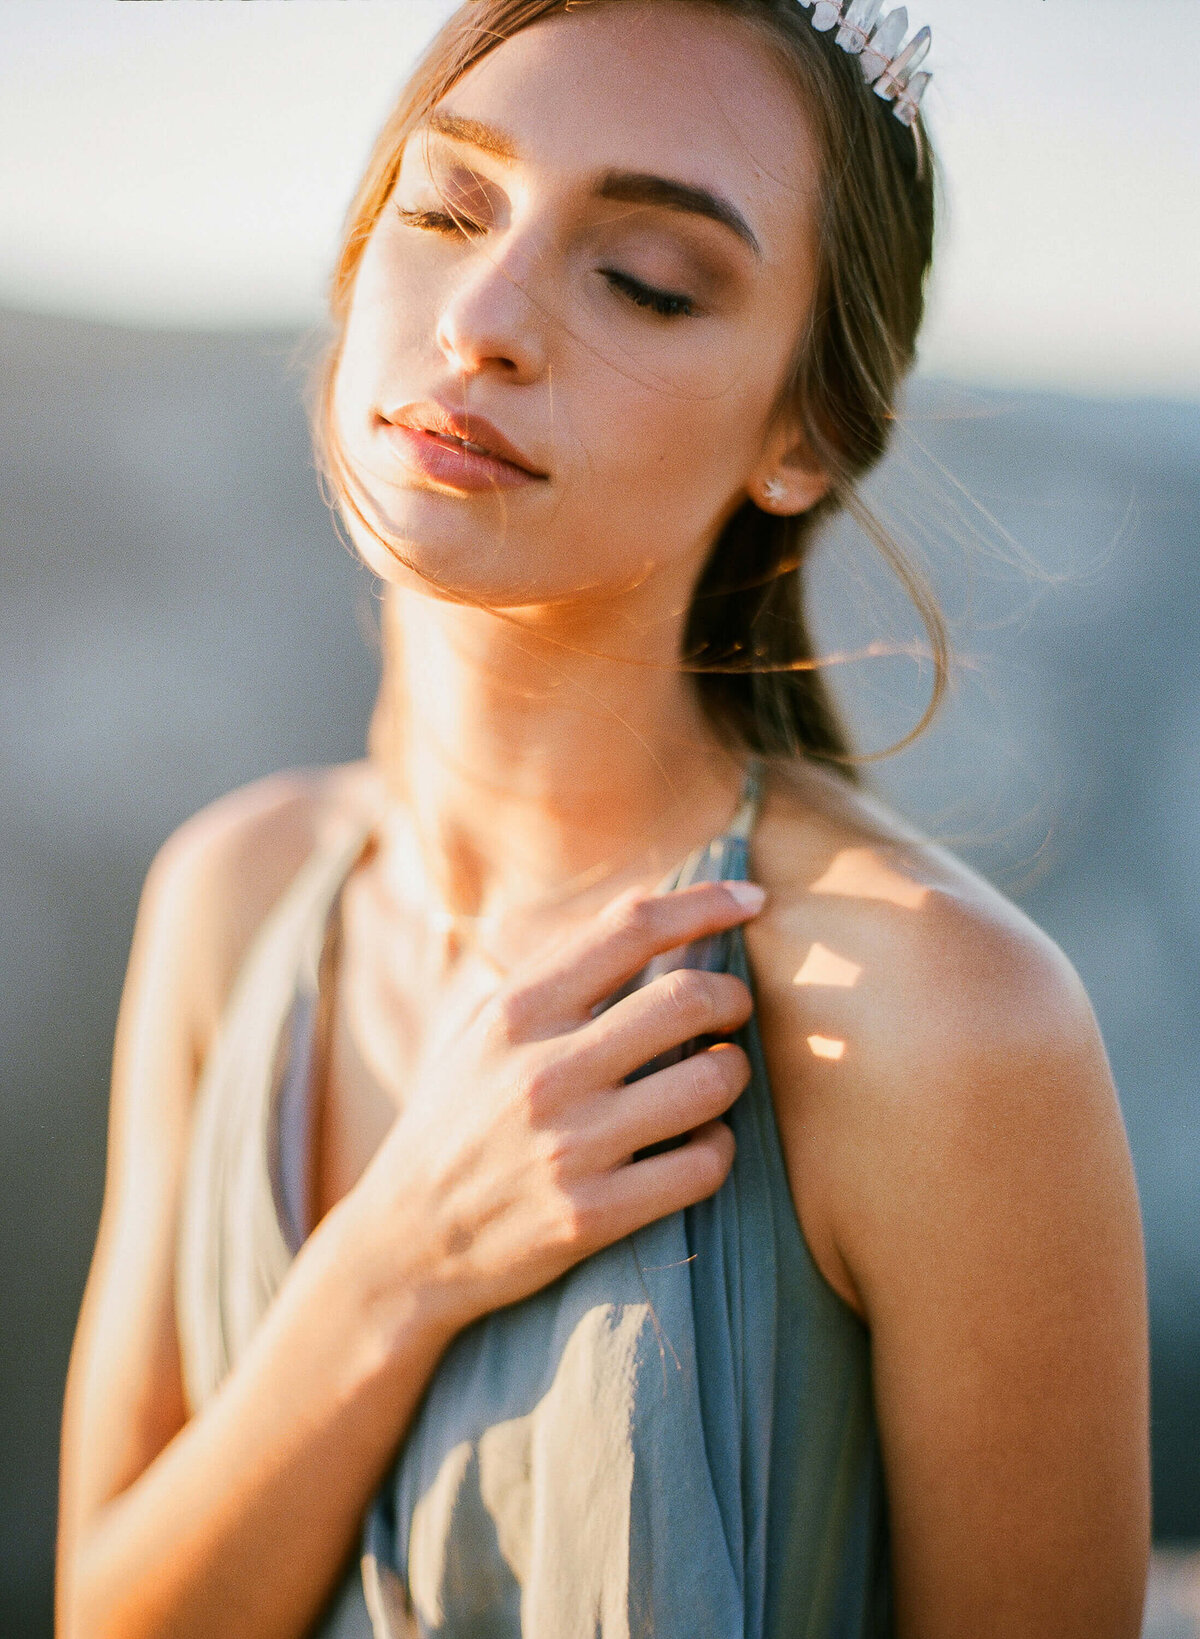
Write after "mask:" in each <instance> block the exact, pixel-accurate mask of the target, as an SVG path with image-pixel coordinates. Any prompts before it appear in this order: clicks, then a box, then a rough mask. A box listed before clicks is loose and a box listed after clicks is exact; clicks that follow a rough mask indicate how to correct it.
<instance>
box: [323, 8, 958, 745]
mask: <svg viewBox="0 0 1200 1639" xmlns="http://www.w3.org/2000/svg"><path fill="white" fill-rule="evenodd" d="M646 4H672V5H680V4H687V5H702V6H707V7H709V8H710V9H712V10H715V11H720V12H722V13H725V14H732V15H734V16H737V17H740V18H744V19H745V21H746V23H747V25H748V26H750V27H753V28H755V29H756V30H757V31H758V32H759V33H760V35H761V36H762V37H763V39H764V40H765V42H766V43H767V44H768V45H769V46H770V47H771V48H772V49H773V50H774V51H775V53H776V55H777V56H778V59H779V61H780V63H781V64H782V66H783V67H784V69H785V71H787V72H788V73H790V75H791V76H792V78H793V79H794V81H795V83H796V86H797V91H798V94H799V96H800V98H801V100H802V102H803V106H804V108H805V111H806V114H807V116H808V119H809V122H810V126H811V129H812V132H813V136H814V139H815V141H816V144H817V150H818V154H819V159H820V165H821V178H820V199H821V206H820V214H819V225H818V241H819V242H818V250H817V279H816V291H815V298H814V300H813V303H812V308H811V311H810V313H809V314H808V315H805V316H798V337H797V345H796V348H795V351H794V354H793V358H792V362H791V365H790V368H789V371H788V373H787V377H786V380H785V383H784V387H783V391H782V394H781V397H780V402H779V404H778V406H777V410H778V411H779V412H780V413H782V412H783V411H785V410H791V411H793V412H794V413H798V416H799V421H800V425H801V426H802V427H803V429H804V431H805V434H806V436H807V438H808V441H809V445H810V448H811V449H812V451H813V453H814V455H815V456H816V458H817V461H818V463H819V464H820V466H821V467H822V469H823V470H824V472H825V473H826V474H827V475H828V477H829V479H830V487H829V490H828V493H827V494H826V496H825V497H824V499H823V500H821V501H820V502H819V503H818V504H817V505H816V506H814V507H813V508H811V510H809V511H808V512H805V513H802V514H801V515H799V516H798V517H790V518H783V517H777V516H774V515H772V514H769V513H766V512H764V511H762V510H761V509H760V508H759V507H757V506H756V505H755V504H754V503H753V502H752V501H749V500H747V501H746V502H745V503H743V505H742V506H741V507H740V508H739V510H738V511H737V512H736V513H735V514H734V515H733V517H732V518H731V519H730V520H729V522H728V523H727V524H726V525H725V527H724V529H723V530H722V531H721V533H720V535H719V536H718V537H717V539H716V541H715V542H714V545H713V548H712V551H711V552H710V554H709V557H708V560H707V562H706V564H705V566H704V568H703V570H702V572H701V574H700V577H699V579H698V581H697V583H696V587H695V590H694V593H693V597H692V602H691V605H690V607H689V609H688V613H687V619H686V622H685V625H684V633H683V645H682V653H681V655H680V665H681V667H683V668H685V669H686V670H688V671H690V672H694V673H695V675H696V687H697V690H698V694H699V698H700V701H701V704H702V706H703V708H704V710H705V712H706V714H707V715H708V717H709V720H710V721H711V722H712V724H713V727H714V729H715V731H716V732H717V733H718V734H719V735H720V736H721V738H722V739H723V740H724V741H725V742H726V743H728V744H731V745H732V746H735V747H736V746H737V745H738V744H739V743H740V744H741V745H742V746H744V747H745V748H746V749H748V750H752V751H755V752H759V753H761V754H763V755H766V756H807V757H811V758H814V759H816V760H817V761H821V762H825V763H829V764H832V765H834V766H836V767H838V768H839V769H841V771H842V772H844V773H846V774H852V765H853V764H854V763H855V762H856V761H862V760H866V759H862V758H856V757H855V756H854V755H853V753H852V752H851V749H850V745H849V741H848V738H847V736H846V733H845V731H844V729H843V727H842V725H841V723H840V722H839V720H838V716H837V712H836V709H835V707H834V705H833V701H832V698H831V696H830V692H829V689H828V687H827V685H826V683H825V680H824V678H823V677H822V675H821V671H820V666H821V662H820V661H819V660H818V658H817V657H816V655H815V653H814V649H813V644H812V641H811V638H810V636H809V631H808V624H807V620H806V615H805V599H804V572H805V565H806V562H807V560H808V556H809V552H810V549H811V546H812V543H813V540H814V538H815V536H816V534H817V533H818V531H819V530H820V528H821V526H822V524H823V523H824V522H826V521H827V520H828V519H829V518H831V517H832V516H833V515H834V514H836V513H838V512H846V513H848V514H849V515H850V516H851V517H852V518H853V519H854V520H855V522H856V523H857V524H858V525H859V527H860V528H862V529H863V530H864V531H865V532H866V534H867V535H868V536H869V537H870V539H871V540H872V541H873V542H874V544H875V546H876V547H877V548H878V549H879V550H880V552H881V553H882V554H883V556H884V558H885V559H886V561H887V562H888V564H889V565H890V567H891V569H892V571H893V573H895V575H896V576H897V578H898V579H899V580H900V582H901V584H902V585H903V586H904V588H905V590H906V592H907V593H908V595H909V597H910V598H911V599H912V601H913V603H914V604H915V606H916V608H917V611H918V613H919V614H920V617H921V620H922V623H923V625H924V627H925V631H926V634H927V637H928V640H929V647H930V652H931V654H932V657H933V663H934V683H933V690H932V695H931V699H930V702H929V705H928V707H927V709H926V711H925V712H924V714H923V716H922V717H921V720H920V722H919V723H918V724H917V725H916V727H915V728H914V729H913V730H912V731H911V732H910V734H908V735H906V736H905V738H904V739H903V740H902V741H900V742H899V744H900V745H905V744H907V743H909V741H910V740H912V739H913V738H915V737H916V736H917V735H918V734H919V733H920V732H921V731H922V730H923V729H924V728H925V726H926V725H927V724H928V722H929V721H930V719H931V718H932V716H933V714H934V712H935V711H936V709H937V706H938V704H939V702H940V700H941V698H942V696H943V694H944V692H945V688H946V683H947V678H948V669H949V668H948V642H947V634H946V628H945V623H944V620H943V618H942V615H941V613H940V611H939V609H938V606H937V603H936V601H935V600H934V598H933V596H932V594H931V592H930V591H929V589H928V587H927V586H926V585H925V583H924V581H923V580H922V579H921V577H920V576H919V575H918V574H917V573H916V572H915V570H914V569H913V568H912V567H911V565H910V564H909V563H908V562H907V560H906V559H905V556H904V554H903V552H902V550H901V549H900V547H899V546H898V545H897V543H896V542H895V541H894V540H893V538H892V537H891V535H890V534H889V532H888V531H887V529H886V528H885V527H884V526H883V525H882V523H881V522H880V521H879V520H878V519H877V518H876V517H875V515H874V514H873V513H872V512H871V510H870V508H869V507H868V506H867V505H866V503H865V502H864V501H863V499H862V497H861V495H860V494H859V492H858V488H857V486H858V483H859V481H860V480H861V479H862V478H863V476H864V475H865V474H866V473H867V472H869V471H870V469H871V468H872V467H873V466H874V465H875V464H876V462H877V461H878V460H879V458H880V457H881V456H882V454H883V453H884V450H885V449H886V447H887V443H888V439H889V435H890V432H891V429H892V425H893V423H894V420H895V407H896V400H897V396H898V393H899V390H900V387H901V384H902V381H903V379H904V376H905V375H906V374H907V372H908V370H909V368H910V367H911V365H912V363H913V359H914V356H915V351H916V340H917V332H918V330H919V328H920V324H921V319H922V315H923V311H924V292H925V280H926V275H927V273H928V270H929V266H930V262H931V258H932V251H933V228H934V188H933V178H932V174H931V170H932V168H931V165H930V164H929V160H928V139H927V137H926V134H925V132H924V128H923V126H921V124H920V123H918V125H917V127H916V128H915V129H914V130H910V129H908V128H907V127H905V126H904V125H902V124H901V122H900V121H899V120H897V119H895V118H894V117H893V115H892V112H891V108H890V105H889V104H887V103H884V102H883V101H881V99H880V98H878V97H876V96H875V95H874V94H873V92H872V91H871V88H870V87H869V86H868V85H867V84H866V82H865V81H864V79H863V77H862V74H861V72H860V70H859V67H858V63H857V59H856V58H853V57H851V56H849V55H847V54H846V53H845V52H843V51H841V50H840V49H838V48H837V47H836V45H835V44H834V40H833V36H832V34H824V35H823V34H818V33H817V32H816V31H815V30H814V29H813V28H812V25H811V15H810V13H809V12H807V11H805V10H802V9H801V8H800V6H799V5H797V3H796V0H466V3H465V4H463V5H461V6H460V7H459V9H458V10H457V11H456V12H455V13H454V15H453V16H452V17H451V18H450V20H449V21H448V22H447V23H446V25H445V26H444V27H443V29H442V30H441V32H440V33H439V34H438V35H437V36H436V38H435V39H434V41H433V43H432V44H431V46H430V47H429V49H428V51H427V52H426V54H425V56H424V58H423V59H422V60H421V62H420V63H419V64H418V66H417V68H416V70H415V71H414V73H413V75H412V76H411V78H410V79H409V81H408V84H407V86H406V88H405V90H404V92H403V94H402V95H401V98H400V101H399V102H398V104H397V106H396V107H395V109H394V110H393V112H392V114H391V115H390V117H389V118H388V120H387V122H386V123H385V125H384V127H383V129H382V130H381V132H380V134H379V136H378V138H377V139H376V143H375V147H374V149H373V151H372V153H371V156H370V159H369V161H368V163H367V167H366V170H365V172H364V175H363V178H362V181H361V182H360V184H359V188H358V191H357V193H356V194H355V196H354V199H353V200H352V202H351V205H350V209H349V211H348V213H347V218H346V227H345V232H344V236H343V240H342V244H341V248H340V251H339V254H338V258H337V261H336V264H335V267H334V272H333V277H332V280H331V285H330V303H329V305H330V313H331V317H332V320H333V325H334V331H333V338H332V342H331V345H330V347H329V349H328V351H327V352H326V354H325V357H324V360H323V365H322V372H321V379H320V391H319V394H318V399H317V407H316V413H315V428H314V431H315V435H316V443H317V449H318V455H319V457H320V459H321V461H322V464H323V467H324V470H325V472H326V475H327V477H328V478H329V479H330V480H331V482H332V485H333V489H334V493H335V495H336V496H337V497H338V498H339V499H341V500H343V501H345V500H346V499H347V497H346V492H345V485H344V483H340V482H339V474H338V465H339V463H338V461H337V459H336V454H335V452H334V449H333V443H332V436H331V434H332V421H331V398H332V385H333V380H334V376H335V374H336V370H337V365H338V359H339V356H340V351H341V342H342V336H343V333H344V329H345V324H346V320H347V317H348V314H349V309H350V302H351V296H352V292H353V288H354V280H355V276H356V274H357V271H358V266H359V262H360V260H361V257H362V253H363V250H364V248H365V245H366V242H367V240H368V238H369V237H370V234H371V232H372V230H373V228H374V226H375V223H376V221H377V220H378V217H379V215H380V212H381V211H382V210H383V208H384V205H385V203H386V201H387V199H388V197H389V196H390V194H391V192H392V189H393V187H394V185H395V182H396V177H397V174H398V172H399V168H400V162H401V158H402V156H403V152H404V146H405V143H406V141H407V140H408V137H409V136H410V134H411V133H412V132H413V130H415V129H416V128H417V127H418V126H420V125H421V124H422V123H423V122H424V120H425V119H426V117H427V116H428V114H429V113H430V112H431V110H432V109H433V108H434V107H435V106H436V104H437V103H438V102H440V100H441V99H442V97H444V96H445V95H446V93H447V92H448V91H449V90H450V88H451V87H452V86H453V85H454V84H455V82H456V81H457V80H458V79H460V78H461V76H462V75H463V74H465V73H466V72H467V70H468V69H470V68H471V67H473V66H474V64H476V63H477V62H479V61H480V60H481V59H482V58H483V57H485V56H487V55H488V53H489V52H491V51H493V50H495V48H496V47H497V46H498V45H501V44H502V43H503V42H504V41H505V40H508V39H510V38H512V36H513V35H515V34H518V33H520V31H521V30H523V29H525V28H528V27H530V26H531V25H532V24H534V23H537V22H540V21H541V20H542V19H544V18H548V17H554V16H557V15H559V14H561V13H565V12H571V11H579V10H582V9H584V7H591V6H597V5H604V6H613V5H643V6H644V5H646ZM801 318H802V319H803V322H799V321H800V319H801ZM892 749H893V750H894V749H897V748H896V747H893V748H892Z"/></svg>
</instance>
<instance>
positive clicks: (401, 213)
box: [396, 205, 484, 238]
mask: <svg viewBox="0 0 1200 1639" xmlns="http://www.w3.org/2000/svg"><path fill="white" fill-rule="evenodd" d="M396 215H397V216H398V217H399V218H400V220H401V221H402V222H403V223H404V225H405V227H408V228H423V229H424V230H425V232H426V233H456V234H463V235H465V236H466V237H467V238H472V237H473V236H474V235H475V234H477V233H482V232H483V231H484V228H483V223H482V222H475V221H472V219H471V218H470V217H469V216H464V215H463V214H462V213H461V212H458V213H456V214H455V215H451V214H450V212H449V211H406V210H404V209H403V207H402V206H400V205H397V206H396Z"/></svg>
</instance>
